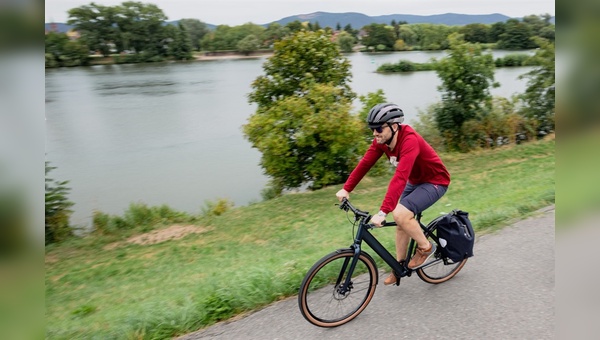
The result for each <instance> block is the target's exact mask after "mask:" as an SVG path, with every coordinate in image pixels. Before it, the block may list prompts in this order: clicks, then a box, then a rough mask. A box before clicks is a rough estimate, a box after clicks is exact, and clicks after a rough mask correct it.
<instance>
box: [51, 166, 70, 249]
mask: <svg viewBox="0 0 600 340" xmlns="http://www.w3.org/2000/svg"><path fill="white" fill-rule="evenodd" d="M53 169H56V168H55V167H52V166H50V165H49V163H48V162H46V179H45V182H46V183H45V184H46V194H45V198H46V218H45V234H46V237H45V239H46V242H45V243H46V244H50V243H56V242H61V241H64V240H66V239H67V238H69V237H71V236H72V235H73V230H72V229H71V226H70V225H69V218H70V216H71V213H72V211H71V210H70V208H71V206H73V202H71V201H69V199H68V198H67V195H68V193H69V191H70V190H71V189H69V188H68V187H67V184H68V183H69V182H68V181H56V180H54V179H51V178H49V177H48V173H49V172H50V171H52V170H53Z"/></svg>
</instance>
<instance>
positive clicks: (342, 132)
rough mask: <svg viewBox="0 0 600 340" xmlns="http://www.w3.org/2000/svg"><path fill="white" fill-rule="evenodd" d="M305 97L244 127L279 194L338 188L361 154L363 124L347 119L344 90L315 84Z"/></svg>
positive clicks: (297, 97) (256, 116) (280, 102)
mask: <svg viewBox="0 0 600 340" xmlns="http://www.w3.org/2000/svg"><path fill="white" fill-rule="evenodd" d="M303 92H304V93H303V95H290V96H286V97H284V98H282V99H280V100H278V101H276V102H275V103H274V104H273V105H271V106H269V108H268V109H266V110H265V111H263V112H260V113H256V114H254V115H253V116H252V117H251V118H250V120H249V122H248V124H247V125H245V126H244V133H245V135H246V137H247V138H248V139H249V140H250V142H251V143H252V145H253V146H254V147H255V148H257V149H258V150H259V151H260V152H261V153H262V158H261V166H262V167H263V169H264V170H265V173H266V174H267V175H269V176H271V177H273V178H274V179H276V183H278V184H279V186H280V187H279V188H277V189H279V191H281V189H293V188H298V187H300V186H302V185H303V184H307V183H310V187H311V188H312V189H317V188H321V187H323V186H325V185H330V184H336V183H341V182H343V181H344V180H345V179H346V178H347V177H348V175H349V174H350V171H351V170H352V168H353V166H354V165H355V164H356V161H357V155H358V154H359V153H360V152H361V151H362V150H364V145H365V143H364V142H361V139H360V134H361V129H362V128H363V127H364V124H361V122H360V121H359V120H358V119H356V117H354V116H352V115H350V113H349V112H350V108H351V101H350V100H349V99H348V98H347V97H345V96H344V93H343V90H342V89H340V88H337V87H334V86H332V85H330V84H318V83H314V82H313V83H311V84H309V85H305V87H304V89H303Z"/></svg>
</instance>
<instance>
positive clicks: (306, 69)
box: [248, 31, 355, 113]
mask: <svg viewBox="0 0 600 340" xmlns="http://www.w3.org/2000/svg"><path fill="white" fill-rule="evenodd" d="M263 70H264V71H265V75H262V76H259V77H258V78H256V79H255V80H254V82H253V83H252V88H253V91H252V92H251V93H250V94H249V95H248V98H249V101H250V102H251V103H256V104H258V113H260V112H262V111H263V110H266V109H268V108H269V107H270V106H272V105H274V104H275V103H276V102H277V101H278V100H280V99H282V98H284V97H288V96H292V95H295V94H301V93H302V92H303V83H305V82H306V81H309V80H310V81H311V82H315V83H320V84H326V83H332V84H333V86H335V87H336V88H339V89H341V90H342V92H341V94H342V96H343V97H345V98H349V99H352V98H354V97H355V94H354V93H353V92H352V90H351V88H350V84H349V82H350V77H351V74H350V62H349V61H348V59H346V58H344V57H343V56H342V55H341V54H340V50H339V47H338V46H337V44H336V43H334V42H332V41H331V35H329V34H326V33H325V32H324V31H318V32H310V31H299V32H297V33H296V34H294V35H291V36H288V37H286V38H284V39H283V40H281V41H278V42H276V43H275V46H274V51H273V56H272V57H270V58H269V59H268V60H267V61H266V62H265V63H264V64H263Z"/></svg>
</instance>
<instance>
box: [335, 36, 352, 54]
mask: <svg viewBox="0 0 600 340" xmlns="http://www.w3.org/2000/svg"><path fill="white" fill-rule="evenodd" d="M355 42H356V39H354V37H353V36H352V35H351V34H350V33H348V32H346V31H342V32H340V34H339V35H338V37H337V43H338V44H339V45H340V49H341V50H342V52H352V48H353V47H354V43H355Z"/></svg>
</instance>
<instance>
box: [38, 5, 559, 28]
mask: <svg viewBox="0 0 600 340" xmlns="http://www.w3.org/2000/svg"><path fill="white" fill-rule="evenodd" d="M124 1H125V0H95V1H91V0H88V1H85V0H47V1H46V2H45V6H46V13H45V16H46V22H50V21H53V22H66V21H67V18H68V15H67V11H68V10H69V9H71V8H75V7H79V6H82V5H88V4H90V3H91V2H94V3H96V4H98V5H104V6H116V5H119V4H121V3H123V2H124ZM141 2H144V3H153V4H155V5H157V6H158V7H159V8H160V9H162V10H163V12H164V13H165V15H166V16H167V17H168V18H169V19H168V20H169V21H171V20H179V19H183V18H191V19H199V20H201V21H202V22H205V23H208V24H214V25H230V26H237V25H241V24H244V23H247V22H252V23H255V24H266V23H270V22H273V21H277V20H279V19H282V18H285V17H288V16H292V15H296V14H308V13H313V12H319V11H321V12H333V13H344V12H358V13H363V14H366V15H369V16H376V15H387V14H417V15H432V14H444V13H460V14H492V13H500V14H504V15H507V16H510V17H522V16H525V15H530V14H536V15H541V14H545V13H549V14H551V15H555V12H554V0H151V1H141Z"/></svg>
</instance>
